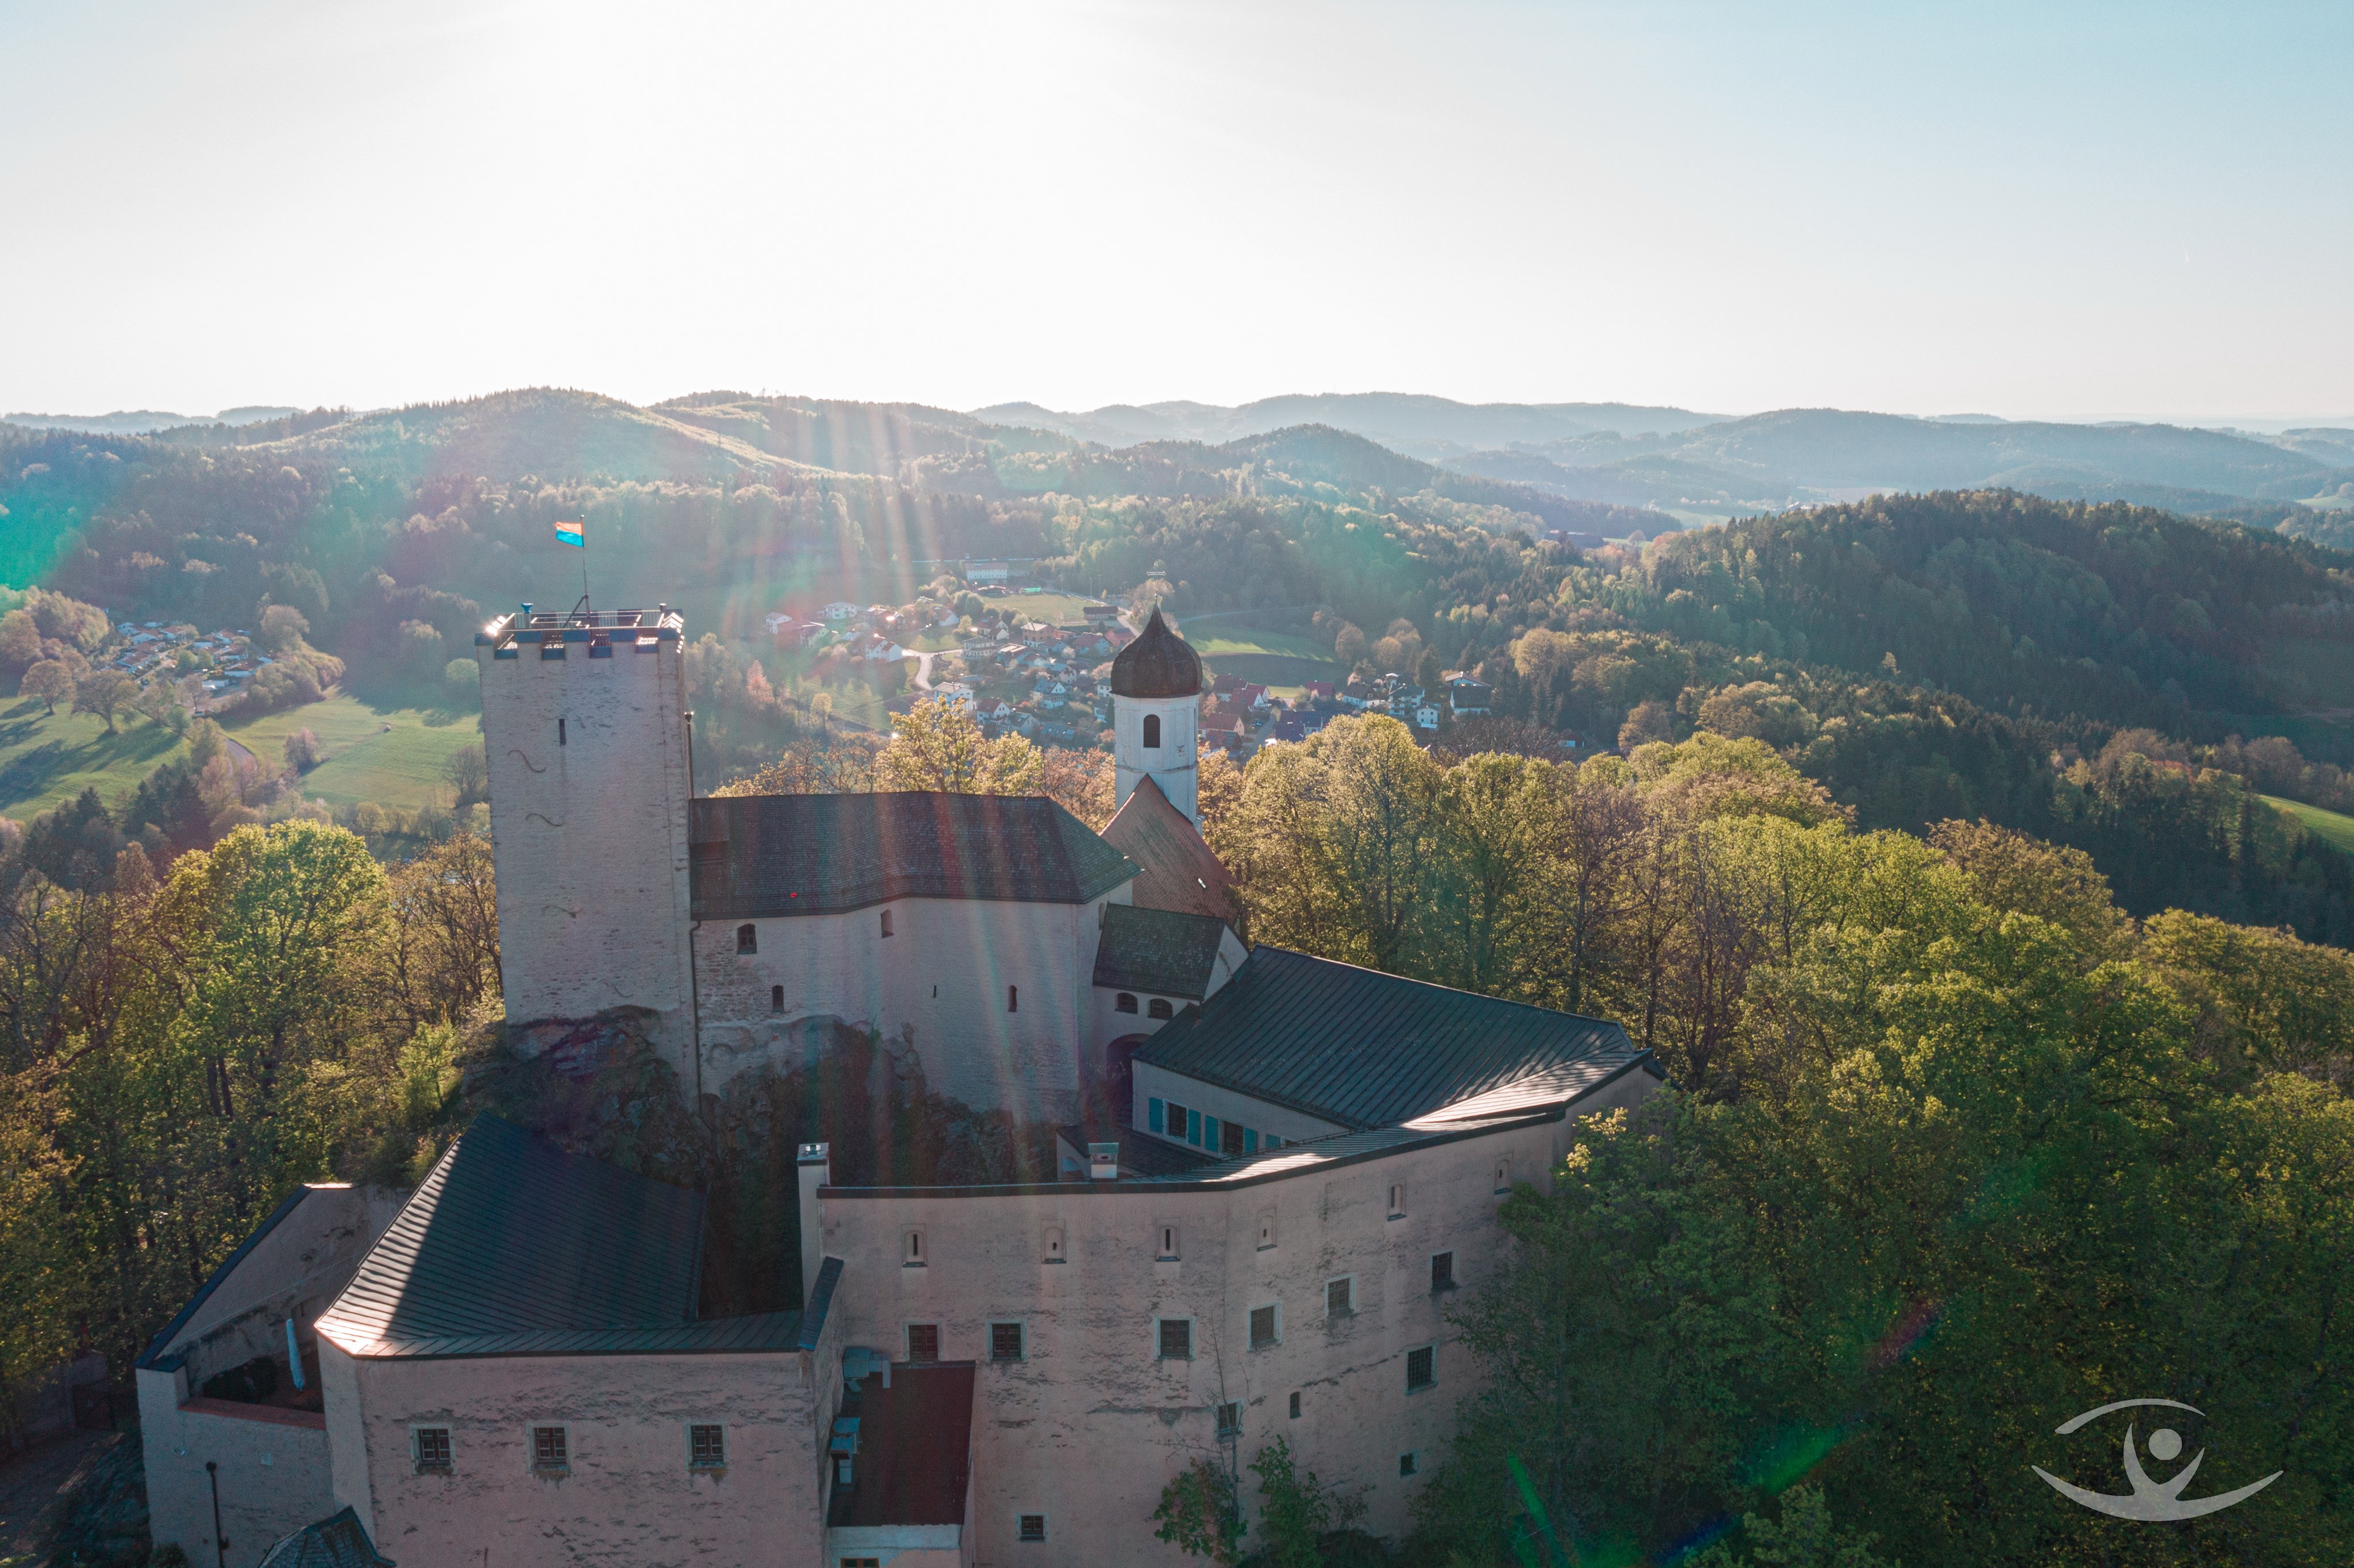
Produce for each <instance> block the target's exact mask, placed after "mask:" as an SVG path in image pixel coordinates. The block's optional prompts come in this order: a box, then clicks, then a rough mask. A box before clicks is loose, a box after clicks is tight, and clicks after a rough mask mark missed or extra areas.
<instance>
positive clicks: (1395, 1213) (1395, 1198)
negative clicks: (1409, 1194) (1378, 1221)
mask: <svg viewBox="0 0 2354 1568" xmlns="http://www.w3.org/2000/svg"><path fill="white" fill-rule="evenodd" d="M1404 1216H1405V1182H1403V1181H1393V1182H1391V1183H1390V1218H1392V1219H1400V1218H1403V1217H1404Z"/></svg>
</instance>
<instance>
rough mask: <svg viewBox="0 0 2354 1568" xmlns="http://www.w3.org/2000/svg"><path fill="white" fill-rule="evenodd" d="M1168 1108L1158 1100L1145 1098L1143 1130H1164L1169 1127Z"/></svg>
mask: <svg viewBox="0 0 2354 1568" xmlns="http://www.w3.org/2000/svg"><path fill="white" fill-rule="evenodd" d="M1168 1108H1169V1107H1167V1106H1166V1105H1165V1104H1163V1103H1162V1102H1161V1101H1160V1100H1150V1099H1149V1100H1146V1101H1145V1102H1144V1128H1145V1130H1146V1131H1148V1132H1163V1131H1166V1130H1167V1129H1168V1127H1169V1121H1168V1115H1167V1113H1168Z"/></svg>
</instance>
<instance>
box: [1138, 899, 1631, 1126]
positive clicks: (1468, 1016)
mask: <svg viewBox="0 0 2354 1568" xmlns="http://www.w3.org/2000/svg"><path fill="white" fill-rule="evenodd" d="M1643 1055H1644V1053H1643V1052H1642V1051H1640V1050H1638V1048H1637V1047H1636V1045H1635V1044H1634V1042H1632V1041H1631V1040H1629V1039H1628V1038H1627V1032H1626V1031H1625V1030H1624V1029H1621V1028H1620V1027H1619V1026H1618V1025H1617V1024H1616V1023H1612V1022H1606V1021H1605V1020H1602V1019H1596V1018H1579V1017H1577V1016H1575V1014H1572V1013H1567V1012H1553V1011H1551V1010H1549V1009H1546V1008H1542V1007H1529V1006H1525V1005H1523V1004H1522V1003H1520V1002H1516V1001H1500V1000H1498V999H1497V998H1495V997H1491V996H1479V995H1477V994H1475V993H1473V992H1470V991H1453V990H1450V989H1448V988H1447V987H1446V986H1440V985H1428V984H1426V983H1424V982H1423V981H1421V980H1406V979H1405V978H1404V977H1402V976H1399V975H1391V974H1384V973H1382V972H1381V971H1379V970H1378V969H1359V968H1357V967H1356V966H1355V965H1353V964H1340V963H1334V962H1332V961H1331V959H1318V958H1311V957H1310V956H1309V955H1308V954H1306V953H1295V952H1291V951H1288V950H1287V949H1285V948H1273V947H1267V946H1265V945H1261V946H1260V947H1258V948H1254V949H1253V950H1252V953H1251V956H1250V957H1249V959H1246V960H1245V961H1244V963H1243V966H1242V968H1241V969H1237V970H1235V977H1234V979H1232V980H1228V981H1227V982H1226V983H1225V985H1224V986H1223V987H1221V988H1220V989H1219V991H1218V994H1217V995H1215V996H1214V997H1212V998H1210V999H1209V1001H1205V1002H1203V1003H1202V1004H1201V1005H1200V1006H1198V1007H1189V1008H1187V1009H1185V1010H1184V1011H1183V1012H1181V1013H1179V1014H1178V1015H1177V1017H1176V1018H1175V1019H1174V1020H1173V1021H1172V1022H1168V1023H1165V1024H1163V1025H1161V1032H1160V1033H1157V1034H1155V1035H1154V1036H1153V1037H1152V1039H1151V1041H1150V1044H1147V1045H1146V1046H1145V1047H1144V1049H1143V1050H1141V1051H1140V1052H1138V1053H1137V1056H1136V1059H1137V1060H1138V1061H1139V1062H1141V1063H1145V1064H1148V1065H1152V1066H1155V1067H1161V1068H1165V1069H1166V1070H1168V1071H1169V1072H1172V1073H1176V1074H1180V1075H1183V1076H1185V1077H1189V1078H1193V1079H1195V1080H1197V1081H1199V1082H1202V1083H1205V1084H1214V1085H1216V1086H1220V1087H1222V1088H1228V1089H1232V1090H1234V1091H1235V1093H1237V1094H1243V1095H1248V1096H1250V1097H1253V1098H1255V1099H1259V1100H1264V1101H1267V1103H1269V1104H1271V1105H1279V1106H1285V1107H1289V1108H1291V1109H1294V1110H1299V1111H1302V1112H1305V1113H1306V1114H1308V1115H1310V1116H1313V1117H1316V1118H1320V1119H1322V1120H1324V1121H1328V1122H1331V1123H1332V1124H1333V1125H1335V1126H1337V1127H1341V1128H1348V1129H1350V1130H1352V1131H1363V1130H1367V1129H1370V1128H1386V1127H1395V1126H1397V1125H1399V1124H1400V1123H1402V1122H1407V1121H1411V1120H1413V1119H1414V1118H1416V1117H1421V1116H1426V1115H1428V1114H1429V1113H1431V1112H1433V1111H1437V1110H1438V1109H1440V1108H1441V1107H1446V1106H1450V1105H1453V1104H1455V1103H1456V1102H1458V1101H1460V1100H1465V1099H1469V1098H1470V1097H1473V1096H1479V1095H1490V1094H1493V1093H1495V1092H1496V1091H1497V1090H1500V1089H1502V1088H1504V1087H1506V1086H1510V1085H1514V1084H1518V1083H1521V1082H1522V1081H1525V1080H1551V1079H1553V1078H1555V1077H1559V1076H1560V1075H1561V1070H1562V1069H1564V1068H1565V1067H1569V1066H1571V1065H1584V1066H1587V1067H1590V1068H1593V1069H1596V1070H1598V1074H1599V1075H1609V1074H1611V1073H1614V1072H1616V1071H1617V1069H1618V1068H1620V1067H1621V1066H1623V1065H1628V1064H1631V1063H1633V1062H1636V1061H1638V1060H1639V1059H1641V1058H1642V1057H1643ZM1573 1076H1575V1077H1584V1076H1585V1075H1583V1074H1580V1075H1573ZM1565 1092H1566V1091H1565Z"/></svg>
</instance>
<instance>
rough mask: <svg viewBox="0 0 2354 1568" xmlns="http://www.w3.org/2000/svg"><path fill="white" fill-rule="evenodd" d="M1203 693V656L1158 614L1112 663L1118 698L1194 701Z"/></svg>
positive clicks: (1113, 682)
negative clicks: (1176, 698)
mask: <svg viewBox="0 0 2354 1568" xmlns="http://www.w3.org/2000/svg"><path fill="white" fill-rule="evenodd" d="M1201 690H1202V656H1201V655H1200V654H1199V653H1196V652H1193V646H1192V644H1190V643H1188V642H1187V641H1185V640H1184V639H1183V638H1182V637H1180V636H1178V635H1177V634H1176V633H1175V632H1173V631H1172V630H1169V623H1168V622H1167V621H1165V620H1161V612H1160V611H1159V610H1157V609H1156V610H1154V611H1153V612H1152V619H1151V620H1148V621H1146V622H1145V623H1144V630H1143V632H1142V634H1141V635H1140V636H1139V637H1138V638H1137V640H1136V641H1133V642H1131V643H1129V645H1128V646H1127V647H1125V648H1123V649H1121V650H1120V651H1119V658H1117V659H1114V660H1113V661H1112V662H1111V694H1112V695H1113V696H1115V697H1191V696H1198V695H1199V694H1201Z"/></svg>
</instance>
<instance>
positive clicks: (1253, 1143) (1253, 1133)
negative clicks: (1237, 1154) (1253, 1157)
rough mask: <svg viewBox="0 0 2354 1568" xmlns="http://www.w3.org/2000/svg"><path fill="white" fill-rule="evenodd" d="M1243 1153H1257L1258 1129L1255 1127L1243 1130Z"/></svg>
mask: <svg viewBox="0 0 2354 1568" xmlns="http://www.w3.org/2000/svg"><path fill="white" fill-rule="evenodd" d="M1243 1152H1244V1153H1245V1154H1257V1152H1258V1128H1255V1127H1246V1128H1243Z"/></svg>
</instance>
